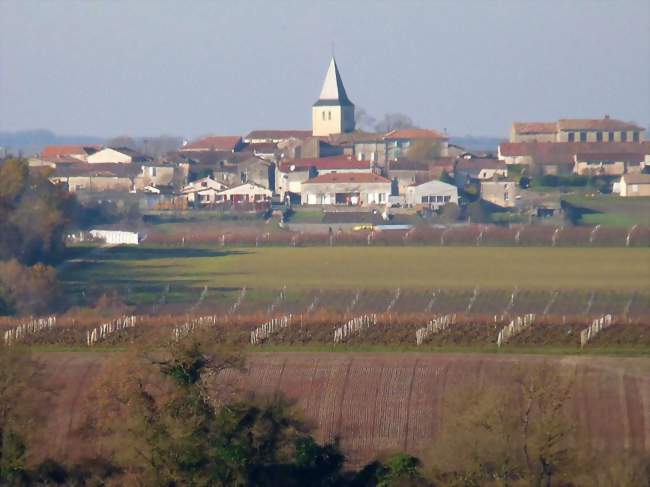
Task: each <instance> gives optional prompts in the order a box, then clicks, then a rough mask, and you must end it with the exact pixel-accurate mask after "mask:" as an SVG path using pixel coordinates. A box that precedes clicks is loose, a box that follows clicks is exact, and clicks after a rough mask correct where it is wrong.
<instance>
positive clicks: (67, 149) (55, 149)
mask: <svg viewBox="0 0 650 487" xmlns="http://www.w3.org/2000/svg"><path fill="white" fill-rule="evenodd" d="M101 148H102V146H101V145H46V146H45V147H43V150H42V151H41V157H43V158H49V157H56V156H69V155H73V154H74V155H82V154H92V153H94V152H97V151H98V150H99V149H101Z"/></svg>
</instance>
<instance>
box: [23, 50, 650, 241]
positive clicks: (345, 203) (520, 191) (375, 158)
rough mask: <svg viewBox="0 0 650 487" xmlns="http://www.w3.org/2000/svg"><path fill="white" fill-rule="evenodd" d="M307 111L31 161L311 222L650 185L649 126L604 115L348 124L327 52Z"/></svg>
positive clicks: (141, 189)
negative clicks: (461, 124) (471, 143)
mask: <svg viewBox="0 0 650 487" xmlns="http://www.w3.org/2000/svg"><path fill="white" fill-rule="evenodd" d="M311 112H312V113H311V119H312V128H311V130H302V129H301V130H280V129H255V130H252V131H250V132H249V133H248V134H245V135H223V134H220V135H210V136H206V137H202V138H198V139H195V140H190V141H187V140H186V141H184V142H183V143H182V145H181V146H180V147H178V148H177V150H174V151H170V152H167V153H165V154H162V155H158V156H156V157H154V156H151V155H149V154H147V153H146V152H145V151H138V150H135V149H134V148H133V147H114V146H103V145H83V144H79V145H50V146H47V147H45V148H43V150H42V151H41V152H40V153H39V154H34V155H33V156H31V157H29V158H28V161H29V166H30V167H32V168H34V170H38V171H43V172H44V173H45V174H47V176H48V177H49V179H50V180H51V181H52V182H54V183H56V184H59V185H62V186H63V187H65V188H66V189H67V190H68V191H69V192H73V193H76V194H77V196H78V197H79V198H82V199H84V200H86V201H88V200H100V201H107V200H110V201H122V200H123V201H131V202H133V201H135V202H137V205H138V206H139V208H140V209H141V210H143V211H160V212H174V211H176V212H178V211H186V210H188V211H189V210H201V209H213V210H214V209H219V210H222V211H235V212H250V211H253V212H255V211H257V212H260V211H261V212H268V213H266V214H271V213H272V212H275V213H277V214H279V215H281V223H288V224H290V223H294V224H296V225H305V224H308V223H311V224H314V225H313V226H314V228H316V227H317V226H318V225H321V226H323V225H325V226H326V227H327V228H332V226H334V227H335V228H336V227H337V226H338V228H341V227H345V228H364V229H367V228H370V227H372V226H373V225H374V226H379V227H380V228H384V229H387V228H391V226H394V227H395V228H404V225H407V226H410V225H413V224H414V223H417V222H422V221H424V222H427V221H428V222H431V223H438V222H444V223H462V222H466V223H470V222H474V223H501V224H509V223H533V222H541V223H544V221H546V220H548V221H553V222H555V223H557V221H558V219H559V218H561V216H560V214H561V213H562V212H563V211H564V210H565V205H564V204H563V199H564V197H565V195H567V194H568V195H571V194H578V195H581V196H584V195H608V198H609V200H610V201H617V200H619V199H622V198H635V197H644V196H646V197H647V196H650V142H649V141H646V140H645V131H644V129H643V128H642V127H640V126H638V125H637V124H635V123H631V122H626V121H621V120H617V119H615V118H612V117H610V116H609V115H605V116H603V117H602V118H598V119H560V120H557V121H552V122H537V121H533V122H514V123H513V124H512V128H511V132H510V134H509V137H508V138H507V140H506V139H505V137H504V140H503V141H502V142H501V143H500V144H499V145H498V147H496V148H494V149H492V150H466V149H465V148H463V147H461V146H459V145H457V144H453V143H450V137H449V136H448V135H447V134H446V133H445V132H444V131H439V130H436V129H431V128H417V127H413V126H403V125H404V124H403V123H402V124H400V123H399V120H398V121H396V123H395V127H393V128H390V130H387V131H385V132H366V131H363V130H358V129H356V124H355V105H354V103H353V102H352V101H351V100H350V98H349V97H348V94H347V92H346V89H345V87H344V84H343V80H342V77H341V73H340V71H339V67H338V65H337V63H336V60H335V59H334V57H332V59H331V61H330V63H329V66H328V68H327V72H326V75H325V79H324V81H323V84H322V89H321V92H320V95H319V97H318V99H317V101H316V102H315V103H314V104H313V106H312V107H311ZM472 208H474V210H472Z"/></svg>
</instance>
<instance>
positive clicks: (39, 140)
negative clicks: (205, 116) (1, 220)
mask: <svg viewBox="0 0 650 487" xmlns="http://www.w3.org/2000/svg"><path fill="white" fill-rule="evenodd" d="M182 142H183V138H182V137H178V136H173V135H160V136H157V137H128V136H119V137H114V138H108V137H99V136H94V135H57V134H55V133H54V132H51V131H49V130H24V131H20V132H0V157H2V156H4V155H5V154H13V155H23V156H33V155H36V154H39V153H40V152H41V150H42V149H43V147H45V146H46V145H53V144H61V145H64V144H112V145H118V146H126V147H131V148H132V149H136V150H139V151H142V152H145V153H146V154H148V155H152V156H159V155H161V154H164V153H165V152H169V151H173V150H176V149H178V148H179V147H180V146H181V144H182Z"/></svg>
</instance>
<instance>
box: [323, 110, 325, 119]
mask: <svg viewBox="0 0 650 487" xmlns="http://www.w3.org/2000/svg"><path fill="white" fill-rule="evenodd" d="M323 120H325V110H323Z"/></svg>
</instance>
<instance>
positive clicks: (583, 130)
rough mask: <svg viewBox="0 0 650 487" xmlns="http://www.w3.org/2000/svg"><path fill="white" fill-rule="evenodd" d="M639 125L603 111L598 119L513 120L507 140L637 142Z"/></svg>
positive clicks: (639, 134) (640, 134) (639, 132)
mask: <svg viewBox="0 0 650 487" xmlns="http://www.w3.org/2000/svg"><path fill="white" fill-rule="evenodd" d="M643 135H644V134H643V128H642V127H639V126H638V125H636V124H634V123H630V122H624V121H622V120H616V119H614V118H610V117H609V115H605V117H604V118H599V119H561V120H558V121H557V122H515V123H513V124H512V129H511V130H510V142H583V143H584V142H640V141H642V140H643Z"/></svg>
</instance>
